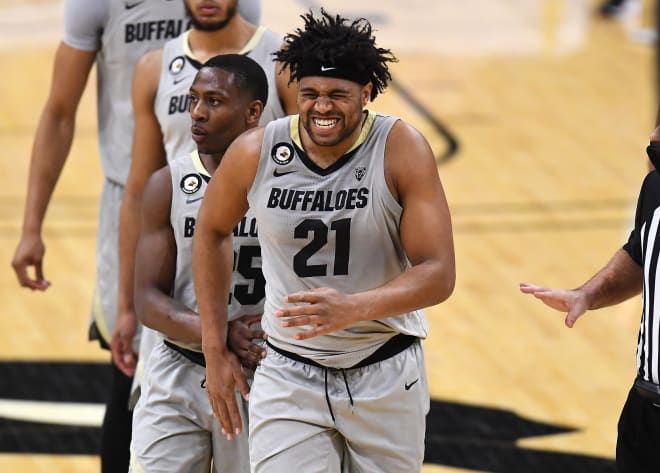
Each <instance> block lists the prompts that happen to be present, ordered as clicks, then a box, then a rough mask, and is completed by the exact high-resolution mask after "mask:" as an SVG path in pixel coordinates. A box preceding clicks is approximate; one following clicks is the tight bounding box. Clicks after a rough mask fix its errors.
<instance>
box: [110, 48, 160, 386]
mask: <svg viewBox="0 0 660 473" xmlns="http://www.w3.org/2000/svg"><path fill="white" fill-rule="evenodd" d="M161 57H162V50H160V49H158V50H154V51H151V52H149V53H147V54H145V55H144V56H143V57H142V58H141V59H140V60H139V61H138V63H137V64H136V66H135V71H134V74H133V86H132V102H133V113H134V117H135V129H134V133H133V147H132V150H131V155H132V160H131V167H130V171H129V175H128V180H127V182H126V188H125V190H124V195H123V197H122V204H121V210H120V213H119V294H118V301H117V303H118V314H117V323H116V327H115V332H114V334H113V336H112V342H111V348H112V353H113V357H114V359H115V361H117V360H133V361H130V362H126V363H122V364H119V363H118V366H119V367H120V369H122V371H124V373H126V374H129V373H130V372H132V371H134V369H135V366H134V365H135V360H137V355H136V354H135V353H134V351H133V337H134V336H135V333H136V331H137V319H136V316H135V313H134V305H133V284H134V268H135V248H136V246H137V239H138V235H139V229H140V204H141V200H142V192H143V189H144V186H145V185H146V182H147V179H149V176H151V174H152V173H153V172H154V171H156V170H157V169H159V168H161V167H162V166H164V165H165V164H166V160H165V150H164V148H163V144H162V134H161V131H160V126H159V125H158V120H157V119H156V115H155V113H154V98H155V96H156V91H157V90H158V80H159V77H160V64H161Z"/></svg>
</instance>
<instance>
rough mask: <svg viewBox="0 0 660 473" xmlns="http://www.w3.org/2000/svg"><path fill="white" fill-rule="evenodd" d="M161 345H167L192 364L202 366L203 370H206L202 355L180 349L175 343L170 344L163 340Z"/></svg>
mask: <svg viewBox="0 0 660 473" xmlns="http://www.w3.org/2000/svg"><path fill="white" fill-rule="evenodd" d="M163 343H165V345H167V346H168V347H169V348H171V349H172V350H174V351H176V352H178V353H181V354H182V355H183V356H185V357H186V358H188V359H189V360H190V361H192V362H193V363H196V364H198V365H199V366H203V367H204V368H206V358H204V353H200V352H198V351H192V350H188V349H187V348H183V347H180V346H179V345H177V344H176V343H172V342H170V341H169V340H163Z"/></svg>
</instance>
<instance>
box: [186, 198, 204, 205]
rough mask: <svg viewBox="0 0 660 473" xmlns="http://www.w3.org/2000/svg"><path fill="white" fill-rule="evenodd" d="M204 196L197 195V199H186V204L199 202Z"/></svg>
mask: <svg viewBox="0 0 660 473" xmlns="http://www.w3.org/2000/svg"><path fill="white" fill-rule="evenodd" d="M203 198H204V196H201V197H197V198H196V199H186V204H192V203H193V202H197V201H198V200H202V199H203Z"/></svg>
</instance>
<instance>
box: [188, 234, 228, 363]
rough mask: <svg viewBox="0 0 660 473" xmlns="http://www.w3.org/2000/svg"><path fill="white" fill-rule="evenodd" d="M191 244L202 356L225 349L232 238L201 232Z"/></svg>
mask: <svg viewBox="0 0 660 473" xmlns="http://www.w3.org/2000/svg"><path fill="white" fill-rule="evenodd" d="M194 238H195V239H194V242H193V273H194V279H195V293H196V295H197V303H198V306H199V313H200V320H201V329H202V346H203V350H204V353H207V352H209V353H211V352H213V351H216V350H220V351H225V350H226V346H227V294H229V286H230V280H231V274H232V266H233V261H232V260H233V257H234V250H233V242H232V236H231V234H229V235H220V234H218V233H215V232H214V231H212V230H207V229H205V228H200V226H199V225H198V227H197V229H196V231H195V237H194Z"/></svg>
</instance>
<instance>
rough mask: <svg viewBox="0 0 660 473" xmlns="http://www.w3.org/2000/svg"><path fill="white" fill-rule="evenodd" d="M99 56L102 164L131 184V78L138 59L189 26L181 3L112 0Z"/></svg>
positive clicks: (117, 179) (107, 173)
mask: <svg viewBox="0 0 660 473" xmlns="http://www.w3.org/2000/svg"><path fill="white" fill-rule="evenodd" d="M109 8H110V10H109V15H108V20H107V23H106V24H105V25H104V27H103V31H102V36H101V47H100V49H99V52H98V55H97V57H96V65H97V80H98V84H97V85H98V88H97V90H98V98H97V100H98V107H97V109H98V133H99V153H100V155H101V167H102V169H103V173H104V174H105V176H106V177H107V178H108V179H111V180H113V181H115V182H117V183H119V184H122V185H123V184H125V183H126V178H127V177H128V170H129V167H130V160H131V143H132V141H133V126H134V123H133V108H132V105H131V81H132V79H133V70H134V67H135V63H136V62H137V60H138V59H139V58H140V57H141V56H142V55H143V54H145V53H146V52H147V51H149V50H152V49H157V48H159V47H161V46H162V45H163V44H164V43H165V41H166V40H168V39H172V38H175V37H177V36H179V35H180V34H181V33H182V32H183V31H185V30H186V28H187V25H188V20H186V19H185V12H184V9H183V5H182V2H181V1H171V0H143V1H139V0H124V1H121V0H112V1H110V6H109Z"/></svg>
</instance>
